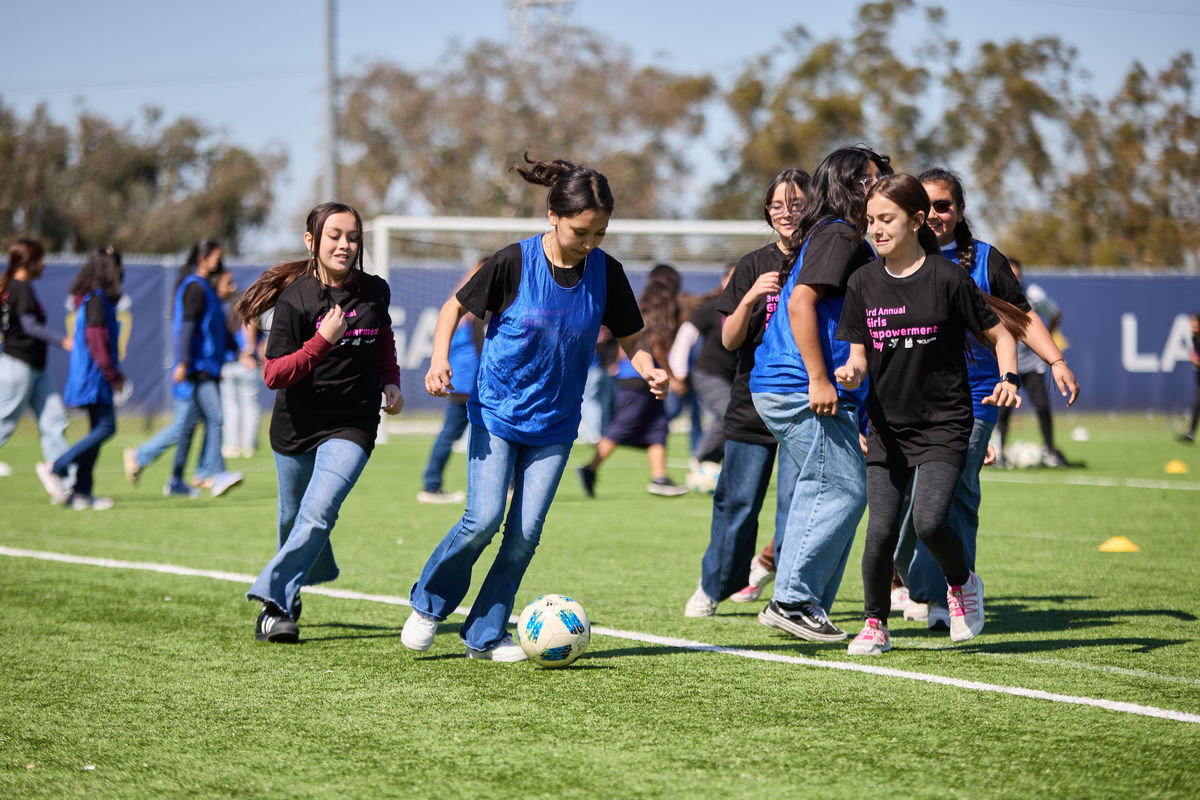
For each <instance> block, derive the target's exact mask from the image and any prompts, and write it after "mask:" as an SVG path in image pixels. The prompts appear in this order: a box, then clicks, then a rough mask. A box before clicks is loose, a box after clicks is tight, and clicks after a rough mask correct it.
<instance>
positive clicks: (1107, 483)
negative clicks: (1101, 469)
mask: <svg viewBox="0 0 1200 800" xmlns="http://www.w3.org/2000/svg"><path fill="white" fill-rule="evenodd" d="M980 477H981V479H982V480H985V481H988V482H993V481H994V482H995V483H1025V484H1041V485H1043V486H1100V487H1105V488H1107V487H1113V486H1117V487H1124V488H1126V489H1175V490H1177V491H1183V492H1200V483H1184V482H1182V481H1159V480H1146V479H1144V478H1092V477H1087V476H1084V475H1069V476H1063V477H1061V478H1060V477H1058V476H1055V475H1051V474H1048V473H1046V472H1042V473H1040V474H1038V475H1029V476H1025V475H1012V474H1008V473H1003V472H999V473H998V472H993V471H989V470H984V471H983V472H982V473H980Z"/></svg>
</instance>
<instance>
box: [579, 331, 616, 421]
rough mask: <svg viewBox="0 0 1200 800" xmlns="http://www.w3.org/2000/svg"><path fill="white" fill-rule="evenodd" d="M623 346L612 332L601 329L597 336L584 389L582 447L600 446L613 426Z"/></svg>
mask: <svg viewBox="0 0 1200 800" xmlns="http://www.w3.org/2000/svg"><path fill="white" fill-rule="evenodd" d="M620 350H621V345H620V344H618V343H617V340H616V339H615V338H613V335H612V333H610V332H609V330H608V328H605V327H603V326H602V327H601V328H600V333H598V334H597V335H596V354H595V356H593V358H592V365H591V366H590V367H588V376H587V383H586V384H585V385H584V387H583V407H582V408H581V409H580V414H581V421H580V423H579V443H580V444H596V443H597V442H599V441H600V437H601V436H602V435H603V434H604V429H605V428H607V427H608V424H609V423H610V422H612V417H613V407H614V406H615V405H616V401H617V382H616V373H617V354H618V353H619V352H620Z"/></svg>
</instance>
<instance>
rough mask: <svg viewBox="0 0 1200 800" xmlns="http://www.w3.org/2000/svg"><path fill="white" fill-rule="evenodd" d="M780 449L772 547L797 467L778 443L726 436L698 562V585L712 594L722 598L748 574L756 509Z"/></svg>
mask: <svg viewBox="0 0 1200 800" xmlns="http://www.w3.org/2000/svg"><path fill="white" fill-rule="evenodd" d="M776 451H778V454H779V476H778V477H777V478H776V480H775V494H776V497H775V532H774V536H775V547H776V550H778V548H779V546H780V543H782V542H783V537H784V529H785V526H786V525H787V512H788V507H789V506H790V505H791V503H792V493H793V492H794V491H795V488H796V478H797V475H798V474H799V467H797V466H796V462H795V461H793V460H792V457H791V456H789V455H788V454H787V451H785V450H783V449H782V448H780V447H779V446H778V445H777V444H752V443H750V442H735V441H733V440H732V439H726V440H725V458H724V466H723V467H722V468H721V477H720V478H719V479H718V480H717V489H716V491H715V492H713V510H712V525H711V527H710V529H709V537H708V549H707V550H705V551H704V558H703V560H702V561H701V562H700V586H701V588H703V589H704V593H705V594H706V595H708V596H709V597H710V598H712V599H714V600H725V599H726V598H728V597H729V596H730V595H731V594H733V593H734V592H736V591H738V590H739V589H741V588H742V587H744V586H745V585H746V584H747V583H748V582H749V580H750V562H751V561H752V560H753V559H754V554H755V551H756V548H757V544H756V541H755V540H756V539H757V538H758V515H759V512H760V511H761V510H762V505H763V500H764V499H765V498H766V496H767V486H768V485H769V484H770V482H771V467H772V465H773V463H774V461H775V456H776Z"/></svg>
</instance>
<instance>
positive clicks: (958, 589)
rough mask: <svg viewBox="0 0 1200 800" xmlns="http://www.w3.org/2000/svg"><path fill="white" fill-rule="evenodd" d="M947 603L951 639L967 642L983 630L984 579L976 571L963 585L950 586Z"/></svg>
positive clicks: (970, 574)
mask: <svg viewBox="0 0 1200 800" xmlns="http://www.w3.org/2000/svg"><path fill="white" fill-rule="evenodd" d="M946 605H947V606H949V608H950V641H952V642H965V641H967V640H968V639H974V638H975V637H976V636H977V635H979V632H980V631H982V630H983V581H982V580H980V579H979V576H978V575H976V574H975V573H974V572H970V573H968V574H967V582H966V583H964V584H963V585H961V586H951V587H950V589H949V591H947V592H946Z"/></svg>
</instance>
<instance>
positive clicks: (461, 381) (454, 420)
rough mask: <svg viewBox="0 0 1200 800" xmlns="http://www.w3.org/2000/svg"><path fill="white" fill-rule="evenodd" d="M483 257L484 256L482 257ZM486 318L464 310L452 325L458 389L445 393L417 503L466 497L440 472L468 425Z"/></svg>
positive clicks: (452, 359) (453, 364) (472, 271)
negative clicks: (452, 489)
mask: <svg viewBox="0 0 1200 800" xmlns="http://www.w3.org/2000/svg"><path fill="white" fill-rule="evenodd" d="M484 261H486V259H484ZM484 261H480V262H479V263H478V264H476V265H475V266H474V267H472V268H471V269H469V270H467V273H466V275H464V276H463V277H462V280H460V281H459V282H458V285H457V286H456V287H454V291H456V292H457V291H458V290H459V289H461V288H462V287H463V286H465V285H466V283H467V281H469V280H470V279H471V276H472V275H474V274H475V273H476V272H478V271H479V268H480V267H482V266H483V264H484ZM485 325H486V322H485V321H484V320H481V319H480V318H479V317H476V316H475V315H474V314H466V315H464V316H463V318H462V319H461V320H459V322H458V327H457V328H455V329H454V335H453V336H452V337H451V338H450V369H451V371H452V372H453V374H454V375H455V376H457V377H456V378H455V380H454V382H455V383H456V384H457V387H456V388H457V389H458V391H454V392H450V393H449V394H448V395H447V396H446V401H447V402H446V413H445V415H444V416H443V417H442V429H441V430H440V431H438V435H437V438H436V439H434V441H433V448H432V449H431V450H430V451H429V461H428V462H426V464H425V475H424V478H423V482H424V486H423V488H422V489H421V491H419V492H417V502H418V503H435V504H436V503H441V504H446V503H461V502H462V501H464V500H466V499H467V493H466V492H462V491H456V492H446V491H444V490H443V489H442V475H443V474H444V473H445V471H446V461H448V460H449V458H450V452H451V450H452V449H453V447H454V443H455V442H457V441H458V439H459V437H460V436H462V435H463V432H464V431H466V429H467V424H468V419H467V400H468V399H469V398H470V396H471V391H472V390H473V389H474V388H475V375H476V373H477V372H478V370H479V351H480V349H481V348H482V347H483V336H484V331H485Z"/></svg>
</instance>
